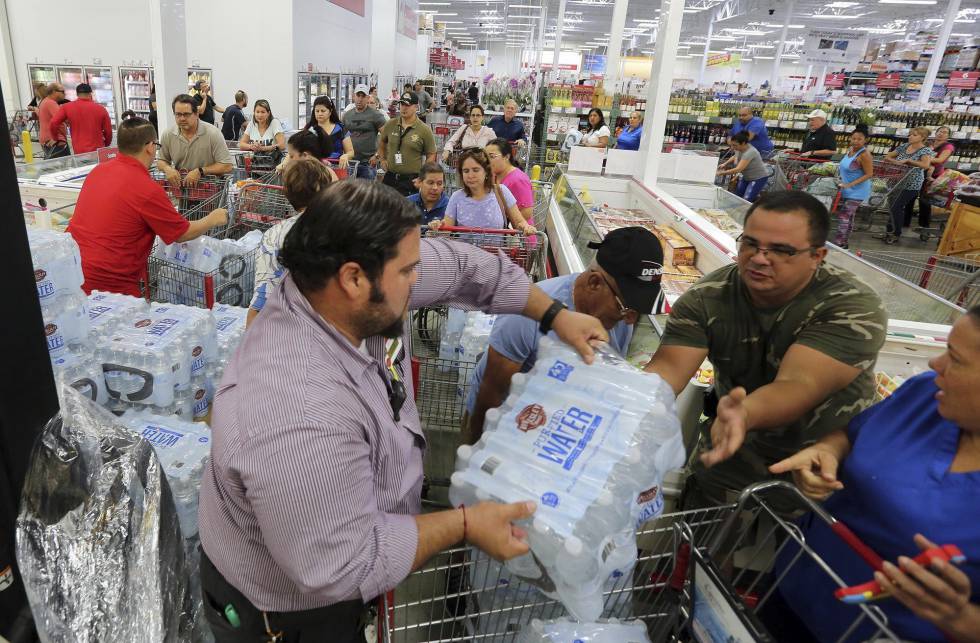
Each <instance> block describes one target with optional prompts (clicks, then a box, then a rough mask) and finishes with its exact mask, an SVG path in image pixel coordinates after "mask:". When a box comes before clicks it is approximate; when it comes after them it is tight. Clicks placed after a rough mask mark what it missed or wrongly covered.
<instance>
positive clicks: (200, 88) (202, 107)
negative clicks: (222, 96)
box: [194, 80, 225, 125]
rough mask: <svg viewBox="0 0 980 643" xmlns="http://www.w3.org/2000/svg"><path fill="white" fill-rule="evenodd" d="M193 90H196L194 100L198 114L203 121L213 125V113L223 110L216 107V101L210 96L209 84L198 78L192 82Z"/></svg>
mask: <svg viewBox="0 0 980 643" xmlns="http://www.w3.org/2000/svg"><path fill="white" fill-rule="evenodd" d="M194 91H196V92H197V95H196V96H195V97H194V100H195V102H196V108H197V114H198V116H200V117H201V120H202V121H204V122H205V123H208V124H210V125H214V113H215V112H224V111H225V110H224V109H223V108H221V107H218V105H217V103H215V102H214V97H212V96H211V85H209V84H208V82H207V81H206V80H199V81H197V82H196V83H194Z"/></svg>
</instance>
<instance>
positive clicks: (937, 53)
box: [919, 0, 960, 105]
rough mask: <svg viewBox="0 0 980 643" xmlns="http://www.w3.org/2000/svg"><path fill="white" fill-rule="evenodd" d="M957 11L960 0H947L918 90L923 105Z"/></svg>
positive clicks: (933, 80) (926, 101)
mask: <svg viewBox="0 0 980 643" xmlns="http://www.w3.org/2000/svg"><path fill="white" fill-rule="evenodd" d="M959 11H960V0H949V4H948V5H947V6H946V16H945V20H943V26H942V28H941V29H940V30H939V38H937V39H936V48H935V49H934V50H933V52H932V58H930V59H929V69H928V70H926V77H925V79H923V81H922V89H920V90H919V102H920V103H922V104H923V105H925V104H926V103H928V102H929V95H930V94H932V87H933V85H935V84H936V74H938V73H939V66H940V65H941V64H942V62H943V54H945V53H946V43H948V42H949V34H950V32H952V31H953V24H954V23H955V21H956V14H957V13H959Z"/></svg>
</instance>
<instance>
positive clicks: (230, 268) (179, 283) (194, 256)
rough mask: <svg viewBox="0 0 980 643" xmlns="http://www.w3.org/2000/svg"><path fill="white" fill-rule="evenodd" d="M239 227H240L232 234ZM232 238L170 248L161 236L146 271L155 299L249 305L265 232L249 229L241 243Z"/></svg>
mask: <svg viewBox="0 0 980 643" xmlns="http://www.w3.org/2000/svg"><path fill="white" fill-rule="evenodd" d="M236 228H241V226H235V227H234V228H232V230H234V229H236ZM243 229H244V228H243ZM238 231H239V232H241V231H242V230H238ZM230 236H232V235H231V234H228V236H226V238H221V239H217V238H214V237H209V236H200V237H198V238H196V239H192V240H191V241H184V242H176V243H171V244H169V245H167V244H165V243H163V242H162V241H161V240H160V238H159V237H158V238H157V240H156V243H155V245H154V247H153V252H152V254H151V255H150V259H149V267H148V268H149V270H148V272H149V278H150V295H151V297H152V298H153V299H154V300H159V301H167V302H170V303H174V304H183V305H186V306H197V307H200V308H210V307H211V306H213V305H214V304H215V303H223V304H230V305H233V306H247V305H248V304H249V302H250V301H251V299H252V292H253V290H254V288H255V259H256V257H257V255H258V252H259V244H260V243H261V241H262V232H261V231H260V230H250V231H249V232H246V233H245V234H244V235H243V236H241V238H238V239H233V238H230Z"/></svg>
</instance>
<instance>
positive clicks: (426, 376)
mask: <svg viewBox="0 0 980 643" xmlns="http://www.w3.org/2000/svg"><path fill="white" fill-rule="evenodd" d="M541 192H542V198H548V197H550V191H547V190H546V189H545V188H542V190H541ZM422 236H423V237H425V238H442V239H450V240H453V241H458V242H462V243H467V244H470V245H473V246H476V247H478V248H481V249H482V250H485V251H487V252H491V253H497V252H501V253H503V254H504V256H506V257H507V258H508V259H510V260H511V261H512V262H514V263H515V264H516V265H518V266H519V267H520V268H521V269H522V270H524V271H525V272H526V273H527V274H528V275H529V276H531V277H532V279H535V280H537V278H539V277H540V276H541V275H543V274H544V263H545V260H546V257H547V236H546V235H544V234H543V233H540V232H539V233H537V234H535V235H528V236H525V235H523V234H522V233H520V232H519V231H517V230H511V229H506V230H488V229H482V228H460V227H443V228H440V229H438V230H430V229H429V228H427V227H423V228H422ZM478 315H481V314H479V313H469V319H468V314H467V313H465V312H463V311H461V310H457V309H451V308H449V307H448V306H438V307H429V308H420V309H418V310H415V311H413V312H412V371H413V377H414V383H415V398H416V405H417V406H418V411H419V418H420V420H421V423H422V429H423V431H424V433H425V436H426V441H427V443H428V444H427V448H426V453H425V460H424V461H423V472H424V474H425V493H424V495H423V497H424V498H425V500H426V501H427V502H428V503H430V504H434V505H445V504H446V503H447V502H448V501H447V498H446V494H445V491H446V488H448V486H449V477H450V476H451V475H452V472H453V466H454V464H455V459H456V449H457V448H458V447H459V446H460V444H461V439H462V434H461V431H460V429H461V426H462V422H463V415H464V411H465V405H466V399H467V396H468V395H469V394H470V390H469V389H470V379H471V376H472V374H473V369H474V368H475V367H476V365H477V362H478V361H479V358H480V356H481V355H482V352H483V350H484V349H485V347H486V343H485V342H486V341H487V340H488V339H489V328H490V326H491V325H492V323H493V320H492V317H491V318H489V319H488V318H487V317H489V316H480V317H479V318H476V316H478ZM468 323H469V325H468ZM471 327H472V328H471ZM471 332H472V336H473V337H474V338H477V337H479V338H482V340H478V339H474V340H473V341H469V342H467V341H464V339H465V338H466V337H468V336H470V335H468V333H471ZM481 341H482V344H481V343H480V342H481ZM461 342H462V343H463V344H466V346H463V345H461Z"/></svg>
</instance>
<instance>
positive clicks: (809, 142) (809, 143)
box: [800, 109, 837, 160]
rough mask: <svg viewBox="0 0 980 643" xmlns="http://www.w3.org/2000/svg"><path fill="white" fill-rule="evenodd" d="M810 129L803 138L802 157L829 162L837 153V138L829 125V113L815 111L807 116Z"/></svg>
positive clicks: (819, 110) (820, 110)
mask: <svg viewBox="0 0 980 643" xmlns="http://www.w3.org/2000/svg"><path fill="white" fill-rule="evenodd" d="M806 117H807V118H808V119H810V129H809V131H807V133H806V136H805V137H804V138H803V147H802V149H801V150H800V151H801V152H802V153H801V154H800V156H803V157H806V158H815V159H823V160H828V159H830V157H831V156H833V155H834V154H836V153H837V137H836V135H835V134H834V130H832V129H831V128H830V125H828V124H827V112H825V111H823V110H822V109H815V110H813V111H812V112H810V113H809V114H807V115H806Z"/></svg>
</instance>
